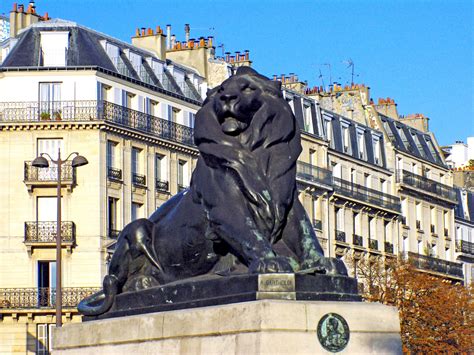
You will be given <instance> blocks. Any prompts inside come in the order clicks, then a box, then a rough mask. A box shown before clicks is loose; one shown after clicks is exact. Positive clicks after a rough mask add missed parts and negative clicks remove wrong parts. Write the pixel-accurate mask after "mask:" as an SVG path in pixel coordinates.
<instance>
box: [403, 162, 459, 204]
mask: <svg viewBox="0 0 474 355" xmlns="http://www.w3.org/2000/svg"><path fill="white" fill-rule="evenodd" d="M397 183H400V184H404V185H406V186H410V187H412V188H415V189H416V190H417V191H419V192H421V193H423V192H428V193H430V194H432V195H435V196H439V197H442V198H445V199H448V200H450V201H452V202H457V197H456V191H455V190H454V189H453V188H452V187H451V186H448V185H444V184H441V183H439V182H437V181H434V180H431V179H428V178H426V177H424V176H421V175H417V174H414V173H412V172H409V171H407V170H397Z"/></svg>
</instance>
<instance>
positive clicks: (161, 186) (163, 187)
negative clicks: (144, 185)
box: [155, 180, 170, 192]
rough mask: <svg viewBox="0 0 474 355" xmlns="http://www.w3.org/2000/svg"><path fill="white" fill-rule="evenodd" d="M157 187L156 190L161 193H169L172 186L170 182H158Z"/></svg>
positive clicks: (156, 182)
mask: <svg viewBox="0 0 474 355" xmlns="http://www.w3.org/2000/svg"><path fill="white" fill-rule="evenodd" d="M155 187H156V190H157V191H160V192H168V191H169V190H170V184H169V182H168V181H161V180H156V181H155Z"/></svg>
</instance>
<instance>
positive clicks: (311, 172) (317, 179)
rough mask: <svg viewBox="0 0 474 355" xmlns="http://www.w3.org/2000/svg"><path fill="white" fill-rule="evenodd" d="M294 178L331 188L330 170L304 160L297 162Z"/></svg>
mask: <svg viewBox="0 0 474 355" xmlns="http://www.w3.org/2000/svg"><path fill="white" fill-rule="evenodd" d="M296 178H297V179H298V180H300V181H301V182H304V183H308V184H310V185H316V186H319V187H325V188H328V189H331V185H332V172H331V171H330V170H327V169H323V168H320V167H318V166H314V165H311V164H308V163H304V162H301V161H299V162H297V165H296Z"/></svg>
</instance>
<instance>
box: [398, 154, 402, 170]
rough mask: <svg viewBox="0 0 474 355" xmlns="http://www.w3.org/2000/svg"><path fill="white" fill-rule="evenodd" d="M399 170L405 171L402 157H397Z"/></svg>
mask: <svg viewBox="0 0 474 355" xmlns="http://www.w3.org/2000/svg"><path fill="white" fill-rule="evenodd" d="M397 169H398V170H403V159H402V158H400V157H397Z"/></svg>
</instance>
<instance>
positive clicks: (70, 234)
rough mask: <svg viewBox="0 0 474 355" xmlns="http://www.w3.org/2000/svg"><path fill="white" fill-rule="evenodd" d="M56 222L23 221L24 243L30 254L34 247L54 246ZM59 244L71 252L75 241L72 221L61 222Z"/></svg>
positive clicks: (74, 227)
mask: <svg viewBox="0 0 474 355" xmlns="http://www.w3.org/2000/svg"><path fill="white" fill-rule="evenodd" d="M57 225H58V224H57V222H49V221H46V222H43V221H41V222H25V240H24V243H25V245H26V247H27V248H28V253H29V254H31V252H32V249H33V248H36V247H55V246H56V235H57V233H56V232H57V231H56V229H57ZM61 239H62V240H61V245H62V246H63V247H66V248H67V249H68V251H69V252H71V250H72V247H73V246H74V245H75V243H76V225H75V224H74V222H68V221H64V222H61Z"/></svg>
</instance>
